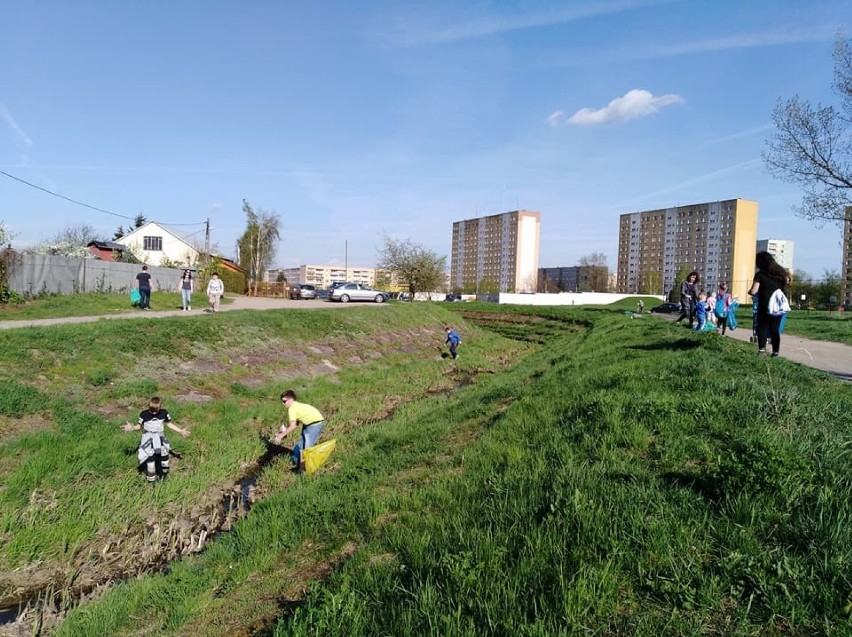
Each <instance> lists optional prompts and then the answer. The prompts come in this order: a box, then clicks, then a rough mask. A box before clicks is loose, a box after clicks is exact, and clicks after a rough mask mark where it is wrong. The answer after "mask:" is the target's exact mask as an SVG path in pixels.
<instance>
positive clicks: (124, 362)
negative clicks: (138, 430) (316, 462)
mask: <svg viewBox="0 0 852 637" xmlns="http://www.w3.org/2000/svg"><path fill="white" fill-rule="evenodd" d="M457 305H461V304H446V306H451V307H449V308H447V307H445V306H444V305H440V304H399V305H393V306H389V307H387V308H384V310H383V314H382V316H383V320H382V321H381V324H377V322H376V321H375V312H374V311H372V310H370V309H365V310H358V309H357V308H353V311H347V312H345V313H341V312H333V311H318V312H292V313H287V312H280V311H278V312H263V313H261V312H238V313H225V314H222V315H217V316H215V317H207V318H210V319H212V321H196V322H193V323H198V325H192V326H189V325H187V321H180V320H177V319H174V320H172V319H162V320H160V321H156V322H155V325H150V326H149V325H147V323H143V322H136V321H126V322H125V321H120V322H112V321H107V322H102V323H100V324H96V325H91V324H89V325H78V326H61V327H57V328H52V329H51V330H40V331H29V330H20V331H16V332H15V333H8V334H5V335H4V341H2V342H0V359H2V360H3V361H4V368H3V369H4V370H5V371H4V375H5V376H7V378H5V379H4V382H6V385H5V386H4V387H5V390H6V393H8V394H9V395H10V396H11V397H12V398H10V399H9V400H8V402H7V403H6V404H4V405H3V406H2V410H0V418H5V419H9V420H10V419H11V417H10V416H9V415H7V412H8V413H16V412H21V413H24V414H27V416H26V417H27V418H32V419H37V418H42V420H44V421H45V423H46V424H45V426H44V427H43V428H42V429H40V430H38V431H23V432H19V433H16V434H14V435H9V436H7V437H6V438H5V439H4V442H3V448H2V449H0V458H2V461H0V478H2V480H0V481H2V483H3V484H4V485H5V488H4V489H2V490H0V504H2V505H3V507H2V509H0V511H4V512H5V513H3V516H4V517H3V518H2V520H3V522H2V525H0V537H2V538H3V540H4V542H2V543H0V556H2V560H3V564H4V567H3V568H4V570H7V569H9V568H12V567H15V566H23V565H26V564H27V563H30V562H32V561H34V560H36V559H43V560H46V561H47V562H48V563H50V561H51V560H53V561H55V562H56V563H59V564H61V563H63V561H66V560H67V561H72V556H73V555H74V553H75V552H76V551H85V549H86V547H88V546H93V545H94V546H95V548H96V549H97V547H98V546H99V545H98V544H97V543H96V542H93V538H96V537H100V536H99V534H100V533H103V530H104V528H105V527H106V528H107V529H112V530H114V531H115V532H116V533H118V532H121V531H123V530H126V529H128V528H140V527H146V525H148V524H150V523H151V519H152V516H153V518H154V519H156V520H157V521H158V523H159V524H161V525H166V524H168V523H169V521H170V520H173V519H175V518H176V517H180V512H181V511H185V510H188V509H189V508H191V507H192V505H193V503H194V502H195V501H196V500H197V498H198V497H199V495H200V494H202V493H204V492H205V490H206V489H207V488H209V487H210V486H211V485H216V484H227V483H228V481H229V479H230V478H232V477H233V476H235V475H238V474H239V467H241V466H245V463H246V462H248V461H249V460H251V459H252V458H254V457H257V456H258V455H259V453H261V452H262V445H261V443H260V440H259V437H258V434H259V432H260V431H262V430H267V431H268V430H269V429H270V428H271V425H274V424H276V423H277V422H280V416H281V409H280V406H279V405H278V403H277V401H276V400H275V399H276V397H277V392H279V391H280V389H282V388H283V386H284V385H293V386H294V387H295V388H296V389H297V391H299V392H301V393H302V395H303V396H305V397H306V399H308V398H307V397H310V399H309V400H308V401H309V402H311V403H312V404H315V405H317V406H319V407H321V409H322V410H323V411H324V413H325V414H326V416H327V418H328V422H329V429H328V431H327V432H326V433H325V434H324V437H336V438H337V439H338V448H337V450H336V451H335V454H334V455H333V456H332V459H331V461H330V463H329V464H328V465H327V466H326V467H325V468H324V469H323V470H321V471H320V472H319V473H318V474H316V475H315V476H312V477H310V478H298V477H296V476H293V475H291V474H290V473H289V472H288V471H287V465H286V463H285V462H277V463H274V464H272V465H270V466H269V467H268V468H267V470H266V471H264V473H263V474H262V475H261V476H260V478H259V481H258V489H259V491H260V492H261V493H263V494H264V496H265V497H264V498H263V499H262V500H261V501H260V502H259V503H258V504H256V505H255V506H254V508H253V509H252V511H251V513H250V514H249V515H248V517H246V518H245V519H243V520H241V521H239V522H237V523H236V524H235V525H234V527H233V529H232V531H231V532H230V533H227V534H224V535H222V536H220V537H219V538H217V539H216V540H215V541H214V542H213V543H211V544H210V545H209V547H208V548H207V550H205V551H204V552H203V553H202V554H199V555H196V556H193V557H187V558H184V559H182V560H180V561H179V562H175V563H174V564H172V566H171V568H170V570H169V572H168V573H162V574H157V575H155V574H151V575H148V576H145V577H142V578H140V579H135V580H132V581H127V582H125V583H122V584H120V585H118V586H116V587H115V588H113V589H112V590H111V591H109V592H108V593H107V594H106V595H104V596H103V597H102V598H100V599H98V600H97V601H94V602H90V603H87V604H85V605H83V606H81V607H79V608H78V609H76V610H74V611H72V612H71V613H70V615H69V617H68V618H67V620H66V621H65V623H64V624H63V625H62V626H61V627H60V629H59V630H58V632H57V634H60V635H74V636H75V637H76V636H85V635H105V634H110V635H133V634H139V630H140V628H143V629H144V631H146V634H158V635H193V636H194V635H221V634H268V635H273V634H274V635H411V636H415V635H542V636H544V635H555V634H564V635H767V636H768V635H802V636H804V635H840V634H850V633H852V625H850V619H849V613H848V611H847V610H845V607H846V605H847V604H849V603H850V601H852V581H850V577H849V572H850V570H849V565H850V562H852V534H850V533H849V526H850V522H852V502H850V499H849V497H848V494H849V493H850V492H852V463H850V458H852V455H850V454H852V447H850V440H852V423H850V421H849V418H848V414H849V413H852V387H850V386H849V385H848V384H842V383H840V382H839V381H836V380H834V379H833V378H831V377H830V376H828V375H826V374H823V373H821V372H818V371H815V370H812V369H809V368H804V367H800V366H798V365H795V364H793V363H790V362H788V361H784V360H766V359H758V358H756V357H754V356H751V355H749V352H750V349H749V347H748V346H747V344H745V343H740V342H737V341H734V340H731V339H714V338H705V337H704V335H701V334H693V333H684V330H682V329H677V326H675V325H672V324H671V323H670V322H667V321H631V320H630V319H629V318H628V317H626V316H624V315H623V314H622V313H621V312H620V311H618V310H615V311H613V310H605V309H594V308H585V309H581V308H539V309H531V308H517V307H513V308H502V307H495V306H492V305H479V304H464V306H463V307H461V308H457V307H456V306H457ZM451 311H452V313H451ZM456 312H460V313H456ZM113 323H116V325H113ZM119 323H120V324H124V323H126V325H118V324H119ZM446 323H451V324H453V325H458V326H459V329H460V331H461V333H462V336H463V343H462V347H461V349H460V353H461V355H462V358H461V360H460V361H459V364H458V365H456V364H454V363H452V362H450V361H447V360H443V359H440V358H439V357H438V356H437V345H434V343H433V339H436V340H437V342H438V343H440V342H441V341H442V340H443V338H442V326H443V325H444V324H446ZM142 325H144V326H145V333H144V334H143V336H144V338H143V339H142V340H143V343H142V344H141V345H139V344H137V342H135V341H139V340H140V339H138V338H137V339H135V341H134V342H132V343H128V339H129V337H131V335H133V334H134V333H136V334H137V336H138V330H139V327H140V326H142ZM211 325H212V327H211ZM54 330H58V332H57V333H54ZM63 330H67V331H63ZM391 334H393V337H391ZM7 337H8V340H7ZM508 337H511V338H508ZM130 340H134V339H132V338H131V339H130ZM69 341H71V342H69ZM391 341H393V343H392V344H391ZM27 343H28V346H27ZM122 344H126V347H127V350H128V351H126V352H125V351H119V352H118V353H117V354H115V358H116V360H115V361H113V360H112V359H111V358H110V357H97V359H96V360H95V361H94V363H92V357H91V354H90V353H89V352H90V351H91V349H92V348H97V349H98V351H106V349H105V348H110V351H112V349H111V348H119V350H120V347H121V345H122ZM34 345H38V347H35V346H34ZM332 346H333V349H334V352H335V354H334V355H332V354H330V353H328V352H327V351H323V348H324V347H332ZM430 347H431V348H432V349H431V352H432V353H428V352H429V351H430V350H429V348H430ZM28 348H29V349H30V350H34V351H28ZM311 348H314V349H317V350H319V353H312V349H311ZM22 350H23V351H26V352H27V353H26V357H25V358H24V359H23V360H22V361H20V362H16V359H15V358H14V356H13V354H12V352H13V351H18V352H20V351H22ZM264 351H273V352H275V351H280V352H290V351H292V352H295V353H297V354H299V356H295V355H294V356H290V357H287V356H281V357H280V358H277V359H276V358H274V357H269V356H261V354H262V352H264ZM377 354H380V356H377ZM356 355H357V356H358V357H359V360H360V361H361V362H360V363H358V364H351V362H347V361H350V360H351V359H352V357H353V356H356ZM329 356H332V357H333V358H334V361H335V362H336V363H338V364H339V366H340V367H341V369H340V370H339V371H337V372H335V373H333V374H324V375H315V374H314V373H309V372H310V370H312V369H315V367H316V366H317V365H320V366H322V365H323V363H322V359H323V358H328V357H329ZM240 357H242V358H240ZM86 360H89V361H90V362H89V364H88V365H87V364H86V363H85V361H86ZM202 363H203V365H202ZM214 363H215V365H214ZM193 365H194V366H193ZM246 365H248V367H246ZM170 368H177V369H178V370H180V371H179V373H172V372H171V371H169V370H170ZM31 369H35V370H36V372H35V376H38V377H40V380H38V382H37V383H34V384H28V383H27V382H24V381H23V380H22V379H30V378H33V377H34V374H32V373H31V374H24V373H23V370H31ZM142 369H146V370H150V371H151V376H150V377H147V380H148V382H151V383H154V385H144V386H136V385H133V383H134V382H140V383H141V382H142V381H143V380H145V379H146V377H142V376H140V375H139V373H138V372H139V370H142ZM69 372H70V373H69ZM78 378H80V379H84V381H83V382H84V384H83V385H82V387H83V389H75V387H76V385H77V384H78V383H79V381H78V380H77V379H78ZM188 388H193V389H194V390H195V391H199V392H206V393H207V394H208V395H210V396H211V397H212V399H211V400H210V401H209V402H206V403H194V402H191V401H180V400H177V399H175V398H171V397H170V396H175V395H179V394H180V393H182V392H184V391H185V390H187V389H188ZM154 389H155V390H156V391H158V392H161V393H163V394H164V395H165V396H166V397H167V398H168V400H167V405H166V406H167V407H168V408H170V409H171V410H172V412H173V414H174V415H175V416H176V419H177V421H178V422H179V423H181V424H183V423H189V426H190V428H191V429H192V431H193V437H192V438H190V439H189V440H187V441H181V440H180V439H177V440H176V441H175V440H173V442H176V444H177V445H179V446H180V447H183V449H184V450H185V451H187V453H186V455H185V458H186V461H185V462H184V463H182V464H181V465H180V468H179V470H178V471H177V472H176V474H175V476H174V478H173V480H171V481H170V482H167V483H165V484H163V485H159V486H158V487H157V488H156V489H146V486H147V485H145V484H144V481H143V480H141V479H140V477H139V476H138V475H136V474H135V473H133V472H132V471H130V470H129V468H128V465H132V463H133V458H132V455H130V454H132V452H133V449H134V448H135V435H133V434H122V433H119V432H118V427H117V424H118V422H120V421H121V420H122V419H121V418H120V417H118V416H117V414H116V415H114V416H111V417H110V416H100V415H98V414H100V413H101V412H102V411H106V412H107V413H115V412H117V411H120V408H121V407H125V406H126V411H129V412H133V411H138V409H139V405H138V401H139V399H141V397H142V396H145V397H147V396H146V394H147V393H149V391H150V390H154ZM54 503H55V504H54ZM149 533H150V532H149ZM138 618H144V626H143V627H140V624H139V623H138V622H139V619H138Z"/></svg>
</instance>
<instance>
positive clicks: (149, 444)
mask: <svg viewBox="0 0 852 637" xmlns="http://www.w3.org/2000/svg"><path fill="white" fill-rule="evenodd" d="M166 427H168V428H169V429H171V430H172V431H176V432H177V433H179V434H180V435H181V436H183V437H184V438H186V437H187V436H188V435H189V429H183V428H181V427H178V426H177V425H176V424H174V423H173V422H172V417H171V416H170V415H169V412H168V411H166V410H165V409H163V404H162V401H161V400H160V398H159V396H152V397H151V400H149V401H148V409H146V410H145V411H143V412H142V413H140V414H139V420H137V421H136V424H135V425H134V424H132V423H130V422H126V423H125V424H124V431H139V430H140V429H141V430H142V440H141V441H140V442H139V448H138V449H137V451H136V456H137V458H138V460H139V468H140V469H141V470H142V471H144V472H145V477H146V478H147V479H148V482H155V481H156V480H157V478H160V479H161V480H162V479H165V478H166V477H168V475H169V453H170V452H171V446H170V445H169V441H168V440H166V435H165V428H166Z"/></svg>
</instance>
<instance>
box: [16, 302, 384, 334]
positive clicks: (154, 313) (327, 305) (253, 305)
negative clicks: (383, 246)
mask: <svg viewBox="0 0 852 637" xmlns="http://www.w3.org/2000/svg"><path fill="white" fill-rule="evenodd" d="M230 298H231V299H232V302H231V303H223V304H222V305H221V306H220V308H219V310H220V311H221V312H230V311H233V310H309V309H318V308H322V309H326V310H328V309H334V308H347V307H383V306H384V304H383V303H333V302H331V301H320V300H316V301H291V300H290V299H279V298H266V297H253V296H233V295H232V296H231V297H230ZM164 316H183V317H186V318H189V317H191V316H201V317H205V316H208V313H207V312H206V311H205V310H203V309H198V310H192V311H191V312H184V311H183V310H178V309H172V310H150V311H142V310H137V311H133V312H124V313H122V314H103V315H99V316H65V317H61V318H49V319H21V320H15V321H0V330H10V329H15V328H18V327H43V326H47V325H67V324H70V323H93V322H95V321H101V320H110V321H111V320H114V319H134V318H135V319H138V318H145V319H153V318H162V317H164Z"/></svg>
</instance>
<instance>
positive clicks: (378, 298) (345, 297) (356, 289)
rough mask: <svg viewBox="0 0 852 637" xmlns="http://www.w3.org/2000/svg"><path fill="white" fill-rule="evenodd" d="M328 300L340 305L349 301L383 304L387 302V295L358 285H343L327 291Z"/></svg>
mask: <svg viewBox="0 0 852 637" xmlns="http://www.w3.org/2000/svg"><path fill="white" fill-rule="evenodd" d="M328 300H329V301H340V302H341V303H349V301H375V302H376V303H384V302H385V301H387V300H388V295H387V293H386V292H382V291H381V290H374V289H373V288H371V287H369V286H366V285H362V284H360V283H343V284H341V285H338V286H337V287H335V288H332V289H330V290H329V291H328Z"/></svg>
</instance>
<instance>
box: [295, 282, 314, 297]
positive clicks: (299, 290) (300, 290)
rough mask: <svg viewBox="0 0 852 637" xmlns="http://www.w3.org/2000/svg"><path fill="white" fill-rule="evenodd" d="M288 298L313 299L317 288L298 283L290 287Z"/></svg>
mask: <svg viewBox="0 0 852 637" xmlns="http://www.w3.org/2000/svg"><path fill="white" fill-rule="evenodd" d="M290 298H291V299H294V300H298V299H315V298H317V289H316V288H315V287H314V286H313V285H308V284H307V283H300V284H299V285H294V286H293V287H292V288H290Z"/></svg>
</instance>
